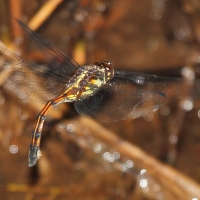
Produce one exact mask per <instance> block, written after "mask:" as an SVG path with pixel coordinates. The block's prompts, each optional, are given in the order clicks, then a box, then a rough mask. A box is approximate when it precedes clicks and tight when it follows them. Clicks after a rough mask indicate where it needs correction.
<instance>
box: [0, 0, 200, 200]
mask: <svg viewBox="0 0 200 200" xmlns="http://www.w3.org/2000/svg"><path fill="white" fill-rule="evenodd" d="M199 11H200V2H199V1H195V0H193V1H186V0H174V1H170V0H147V1H140V0H123V1H122V0H35V1H32V0H9V1H6V0H2V1H0V41H1V42H2V43H1V45H3V46H5V47H6V48H7V49H9V50H11V51H13V52H15V53H16V54H18V55H19V56H20V57H23V58H25V59H26V60H28V61H31V62H34V63H38V64H45V63H48V60H47V58H46V57H45V56H44V55H43V54H42V52H41V51H40V49H39V48H37V46H35V45H34V42H32V41H31V40H30V39H28V38H27V37H26V36H25V34H24V33H23V31H22V29H21V28H20V27H19V25H18V24H17V23H16V18H17V19H20V20H21V21H23V22H24V23H25V24H27V26H29V27H30V28H31V29H32V30H34V31H36V32H37V33H38V34H39V35H40V36H41V37H42V38H44V40H45V41H48V42H50V43H51V44H53V45H55V46H56V47H58V48H59V49H61V50H63V51H64V52H66V53H67V54H69V55H71V56H72V57H73V58H74V59H75V60H76V61H77V62H78V63H79V64H80V65H84V64H91V63H94V62H96V61H99V60H102V59H103V60H104V59H106V60H109V61H110V62H112V63H113V64H114V67H115V69H120V70H131V71H136V72H142V73H151V74H155V75H161V76H167V77H172V80H171V82H170V84H168V85H167V87H166V88H165V89H166V90H167V91H169V93H170V94H171V95H169V96H168V97H167V102H166V104H165V105H163V106H161V107H160V108H159V109H158V110H157V111H156V112H153V111H152V109H151V105H149V104H147V105H144V106H143V107H142V109H143V110H145V112H141V114H139V115H138V116H135V117H134V119H127V120H124V121H120V122H117V123H116V122H112V123H111V122H110V123H102V122H98V121H94V120H92V119H88V118H86V117H83V116H80V115H79V114H78V113H77V112H76V111H75V109H74V107H73V104H62V105H59V106H57V107H56V108H55V109H53V110H52V111H51V113H50V114H49V116H48V118H47V120H46V122H45V125H44V130H43V135H42V143H41V151H42V157H41V158H40V160H39V161H38V163H37V165H36V166H34V167H32V168H29V167H28V162H27V158H28V149H29V144H30V139H31V132H32V128H33V125H34V122H35V119H36V116H37V115H38V113H39V112H40V110H41V109H42V107H43V106H44V104H45V103H46V102H45V101H44V102H40V103H38V102H37V100H36V101H30V100H29V99H26V98H23V96H20V95H19V94H18V93H17V91H14V92H13V90H14V89H13V90H12V89H9V87H5V82H4V79H3V78H2V77H4V78H5V76H7V78H8V79H9V74H6V73H4V72H5V71H4V69H3V67H2V66H3V64H4V62H6V60H5V58H4V59H3V60H2V59H1V58H0V59H1V60H0V61H1V63H0V64H1V65H0V66H1V69H0V84H1V87H0V199H4V200H17V199H19V200H34V199H37V200H44V199H47V200H48V199H49V200H61V199H87V200H90V199H100V200H112V199H137V200H148V199H151V200H154V199H155V200H157V199H158V200H166V199H170V200H177V199H181V200H182V199H191V200H198V199H199V200H200V192H199V191H200V186H199V181H200V132H199V129H200V123H199V121H200V119H199V118H200V101H199V96H200V95H199V91H200V90H199V88H198V77H199V75H200V68H199V62H200V54H199V52H200V48H199V40H200V15H199V13H200V12H199ZM0 56H3V52H1V54H0ZM2 63H3V64H2ZM11 65H12V63H11ZM22 65H23V64H22ZM28 73H29V72H28V71H27V77H28V75H29V74H28ZM27 77H26V74H25V75H24V76H23V77H22V80H21V83H23V84H22V86H23V87H24V88H25V90H30V88H29V85H28V84H27V82H28V81H29V79H28V78H27ZM173 78H182V80H183V81H182V82H180V84H178V85H175V84H176V83H173ZM36 81H37V80H36ZM43 81H44V82H45V79H43ZM9 83H10V84H11V85H12V87H14V86H15V80H11V79H10V81H9ZM12 87H10V88H12ZM41 87H42V85H41ZM15 90H17V88H15ZM37 91H38V94H37V95H38V96H40V95H42V94H41V93H40V92H41V91H42V89H40V88H35V91H34V92H36V93H37ZM180 91H184V92H183V93H182V95H181V97H179V95H178V94H180ZM48 92H49V93H51V91H48ZM16 94H18V95H16ZM174 97H177V98H174ZM43 99H45V98H43ZM146 111H147V112H146Z"/></svg>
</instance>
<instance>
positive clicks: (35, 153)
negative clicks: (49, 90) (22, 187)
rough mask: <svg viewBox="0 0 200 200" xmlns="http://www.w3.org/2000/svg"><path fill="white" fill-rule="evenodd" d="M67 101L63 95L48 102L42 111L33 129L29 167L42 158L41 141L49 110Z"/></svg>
mask: <svg viewBox="0 0 200 200" xmlns="http://www.w3.org/2000/svg"><path fill="white" fill-rule="evenodd" d="M65 100H66V95H65V94H63V95H61V96H59V97H56V98H55V99H53V100H50V101H48V102H47V104H46V105H45V106H44V108H43V109H42V111H41V112H40V114H39V115H38V118H37V120H36V123H35V126H34V129H33V133H32V139H31V144H30V148H29V155H28V161H29V167H32V166H33V165H35V164H36V162H37V160H38V159H39V158H40V156H41V152H40V140H41V134H42V128H43V124H44V121H45V119H46V116H47V114H48V112H49V110H50V109H51V108H52V106H54V105H57V104H60V103H62V102H64V101H65Z"/></svg>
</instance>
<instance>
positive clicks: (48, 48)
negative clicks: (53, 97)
mask: <svg viewBox="0 0 200 200" xmlns="http://www.w3.org/2000/svg"><path fill="white" fill-rule="evenodd" d="M18 23H19V25H20V26H21V28H22V29H23V31H24V32H25V33H26V34H27V36H28V37H29V38H30V39H31V40H33V41H34V42H35V44H36V45H37V46H38V48H39V49H40V50H41V51H42V53H43V54H44V55H45V56H46V58H47V60H48V63H49V65H50V66H49V68H50V69H52V70H53V71H55V73H56V74H57V75H58V76H60V77H63V78H64V77H65V76H67V75H71V76H72V75H74V74H75V72H76V70H77V68H78V67H79V65H78V63H77V62H76V61H75V60H73V59H72V58H71V57H70V56H69V55H67V54H66V53H65V52H63V51H61V50H60V49H58V48H56V47H55V46H53V45H51V44H48V43H46V42H45V41H44V40H43V39H42V38H41V37H40V36H39V35H38V34H37V33H35V32H34V31H32V30H31V29H30V28H28V27H27V26H26V25H25V24H24V23H22V22H21V21H19V20H18Z"/></svg>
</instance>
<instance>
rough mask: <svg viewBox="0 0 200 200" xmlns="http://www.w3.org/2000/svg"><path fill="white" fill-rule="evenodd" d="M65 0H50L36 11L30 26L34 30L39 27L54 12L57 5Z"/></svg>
mask: <svg viewBox="0 0 200 200" xmlns="http://www.w3.org/2000/svg"><path fill="white" fill-rule="evenodd" d="M62 2H63V0H49V1H47V3H45V4H44V5H43V6H42V8H41V9H40V10H39V11H38V12H37V13H36V15H35V16H34V17H33V18H32V19H31V20H30V21H29V23H28V26H29V28H31V29H32V30H36V29H37V28H39V27H40V26H41V25H42V23H43V22H44V21H45V20H46V19H47V18H48V17H49V16H50V15H51V14H52V12H53V11H54V10H55V9H56V8H57V6H58V5H59V4H60V3H62Z"/></svg>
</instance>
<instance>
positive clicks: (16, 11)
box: [9, 0, 22, 38]
mask: <svg viewBox="0 0 200 200" xmlns="http://www.w3.org/2000/svg"><path fill="white" fill-rule="evenodd" d="M9 6H10V13H11V18H10V20H11V27H12V35H13V37H14V38H18V37H21V36H22V30H21V28H20V27H19V25H18V24H17V22H16V19H20V18H21V13H22V11H21V10H22V9H21V0H14V1H13V0H9Z"/></svg>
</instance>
